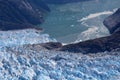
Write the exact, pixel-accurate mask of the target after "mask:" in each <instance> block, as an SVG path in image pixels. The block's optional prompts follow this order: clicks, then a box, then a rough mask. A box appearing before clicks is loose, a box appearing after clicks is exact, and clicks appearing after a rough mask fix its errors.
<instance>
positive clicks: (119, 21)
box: [103, 8, 120, 34]
mask: <svg viewBox="0 0 120 80" xmlns="http://www.w3.org/2000/svg"><path fill="white" fill-rule="evenodd" d="M103 23H104V25H105V26H106V27H107V28H108V29H109V31H110V33H111V34H112V33H114V32H116V31H120V8H119V9H118V10H117V11H116V12H115V13H114V14H112V15H111V16H109V17H108V18H106V19H105V20H104V22H103Z"/></svg>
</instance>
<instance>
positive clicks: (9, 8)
mask: <svg viewBox="0 0 120 80" xmlns="http://www.w3.org/2000/svg"><path fill="white" fill-rule="evenodd" d="M49 11H50V9H49V8H48V6H47V5H46V4H45V3H44V2H42V1H40V0H0V30H13V29H25V28H34V26H33V25H37V24H41V23H42V22H44V19H43V15H44V13H46V12H49Z"/></svg>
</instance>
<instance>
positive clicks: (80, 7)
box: [40, 0, 120, 43]
mask: <svg viewBox="0 0 120 80" xmlns="http://www.w3.org/2000/svg"><path fill="white" fill-rule="evenodd" d="M119 3H120V0H114V1H113V0H100V1H99V0H94V1H88V2H79V3H69V4H62V5H49V7H50V8H51V12H50V13H49V14H48V16H47V17H46V18H45V23H43V24H42V25H40V27H42V28H43V29H44V33H48V34H49V35H50V36H51V37H52V38H55V39H57V40H58V41H60V42H65V43H69V42H74V41H75V40H76V39H77V38H78V36H79V35H80V34H81V33H82V32H84V31H86V30H88V29H89V28H91V27H93V26H96V27H103V28H105V27H104V25H103V24H102V22H103V20H104V18H105V17H107V16H108V15H110V14H108V15H102V16H98V17H95V18H92V19H88V20H86V21H83V22H80V19H82V18H84V17H86V16H88V15H90V14H94V13H100V12H104V11H113V9H115V8H118V7H120V6H119ZM83 23H86V24H87V25H90V26H86V25H85V24H83ZM103 28H102V29H101V30H104V29H103ZM99 30H100V29H99ZM98 34H102V36H106V35H108V31H107V30H106V28H105V31H101V32H100V33H98ZM91 35H92V34H91ZM91 35H89V36H88V37H90V36H91ZM83 36H84V35H83ZM95 37H96V35H95ZM98 37H99V36H98ZM81 39H82V40H85V39H83V38H82V37H81Z"/></svg>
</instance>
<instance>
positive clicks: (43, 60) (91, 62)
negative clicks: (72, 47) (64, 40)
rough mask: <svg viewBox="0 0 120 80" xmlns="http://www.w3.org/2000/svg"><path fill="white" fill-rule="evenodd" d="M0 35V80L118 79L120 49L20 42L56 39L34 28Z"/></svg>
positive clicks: (119, 77) (119, 76)
mask: <svg viewBox="0 0 120 80" xmlns="http://www.w3.org/2000/svg"><path fill="white" fill-rule="evenodd" d="M8 33H9V34H8ZM0 35H1V38H2V40H0V45H1V47H0V80H120V52H116V51H113V52H104V53H97V54H87V55H83V54H82V53H68V52H59V51H48V50H45V49H44V48H42V47H41V46H39V45H36V46H30V45H24V44H33V43H45V42H49V41H56V40H55V39H51V38H50V37H49V36H48V35H45V34H41V32H38V31H36V30H22V31H13V32H9V31H8V32H0ZM31 35H32V36H31ZM17 36H21V37H17ZM25 38H26V39H25ZM31 40H32V41H31ZM16 41H20V42H16ZM1 43H2V44H1ZM18 43H19V44H18ZM13 44H14V45H13Z"/></svg>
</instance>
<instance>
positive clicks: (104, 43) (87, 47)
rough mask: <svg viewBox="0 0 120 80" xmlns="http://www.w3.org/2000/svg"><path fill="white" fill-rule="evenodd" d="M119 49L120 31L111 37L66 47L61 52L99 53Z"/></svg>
mask: <svg viewBox="0 0 120 80" xmlns="http://www.w3.org/2000/svg"><path fill="white" fill-rule="evenodd" d="M117 48H120V31H119V32H116V33H114V34H112V35H111V36H107V37H102V38H98V39H93V40H87V41H83V42H79V43H75V44H69V45H65V46H63V47H62V48H60V49H59V50H60V51H68V52H75V53H79V52H82V53H97V52H104V51H112V50H114V49H117Z"/></svg>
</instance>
